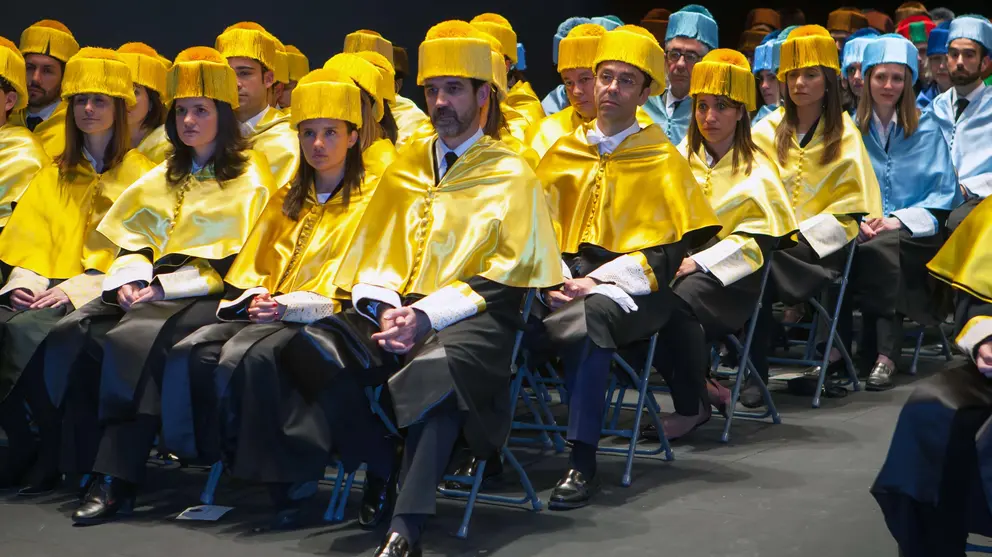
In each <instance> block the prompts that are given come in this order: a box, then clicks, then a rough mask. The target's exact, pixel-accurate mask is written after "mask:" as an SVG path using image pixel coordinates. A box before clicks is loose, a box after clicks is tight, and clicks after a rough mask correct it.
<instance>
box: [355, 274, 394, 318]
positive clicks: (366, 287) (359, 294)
mask: <svg viewBox="0 0 992 557" xmlns="http://www.w3.org/2000/svg"><path fill="white" fill-rule="evenodd" d="M362 300H374V301H376V302H382V303H384V304H389V305H390V306H393V307H394V308H400V307H403V300H401V299H400V295H399V294H398V293H397V292H396V291H395V290H390V289H388V288H383V287H381V286H375V285H372V284H368V283H365V282H361V283H358V284H356V285H355V287H354V288H352V289H351V304H352V305H353V306H354V307H355V310H356V311H358V313H360V314H361V315H362V316H363V317H365V318H366V319H368V320H369V321H371V322H373V323H375V324H376V326H378V325H379V321H378V320H377V319H376V318H375V315H370V314H369V313H367V312H366V311H364V307H365V306H363V305H362V304H361V303H360V302H361V301H362Z"/></svg>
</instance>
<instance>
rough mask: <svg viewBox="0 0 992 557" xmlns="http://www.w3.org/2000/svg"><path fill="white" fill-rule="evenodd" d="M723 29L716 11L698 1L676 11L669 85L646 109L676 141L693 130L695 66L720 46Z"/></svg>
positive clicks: (669, 37)
mask: <svg viewBox="0 0 992 557" xmlns="http://www.w3.org/2000/svg"><path fill="white" fill-rule="evenodd" d="M719 40H720V30H719V28H718V27H717V24H716V20H715V19H713V14H711V13H710V12H709V10H707V9H706V8H704V7H702V6H699V5H697V4H690V5H688V6H686V7H684V8H682V9H681V10H679V11H677V12H675V13H674V14H672V16H671V17H670V18H669V19H668V32H667V33H666V34H665V58H666V60H667V63H668V67H667V73H668V89H666V90H665V92H664V93H662V94H661V95H660V96H657V97H651V98H649V99H648V101H647V103H646V104H645V105H644V110H645V112H647V113H648V114H649V115H650V116H651V119H652V120H654V121H655V123H656V124H658V125H659V126H661V129H662V130H663V131H664V132H665V135H667V136H668V139H669V140H670V141H671V142H672V143H673V144H675V145H678V144H679V143H681V142H682V138H684V137H685V134H686V132H687V131H689V119H690V118H691V117H692V99H690V98H689V83H690V81H692V68H693V66H695V65H696V62H698V61H700V60H702V58H703V56H705V55H706V53H707V52H709V51H711V50H713V49H714V48H718V47H719V46H720V43H719Z"/></svg>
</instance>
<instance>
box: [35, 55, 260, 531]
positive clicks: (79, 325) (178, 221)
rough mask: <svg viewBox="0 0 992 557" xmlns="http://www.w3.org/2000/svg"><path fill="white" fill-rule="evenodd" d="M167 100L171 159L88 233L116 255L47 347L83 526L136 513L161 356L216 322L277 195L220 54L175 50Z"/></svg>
mask: <svg viewBox="0 0 992 557" xmlns="http://www.w3.org/2000/svg"><path fill="white" fill-rule="evenodd" d="M168 93H169V94H168V97H169V98H170V99H173V100H172V104H171V106H170V108H169V115H168V117H167V119H166V124H165V125H166V131H167V133H168V136H169V141H170V142H171V143H172V151H171V153H170V154H169V158H168V159H167V160H166V162H165V163H163V164H160V165H159V166H158V167H156V168H155V169H154V170H153V171H151V172H149V173H147V174H146V175H145V176H143V177H142V178H141V179H139V180H138V181H136V182H135V183H134V184H133V185H132V186H131V187H130V188H128V190H127V191H125V192H124V193H123V194H122V195H121V196H120V197H119V198H118V199H117V201H116V202H115V203H114V205H113V206H112V207H111V208H110V210H109V211H108V212H107V215H106V216H105V217H104V218H103V221H102V222H101V223H100V225H99V226H98V227H97V231H98V232H100V234H102V235H103V236H104V237H105V238H106V239H107V240H109V241H110V242H112V243H113V245H115V246H117V247H119V248H120V251H119V253H118V255H117V257H116V259H114V260H113V262H112V264H111V265H110V269H109V270H108V272H107V275H106V277H104V279H103V284H102V287H101V288H100V290H102V295H101V297H100V298H98V299H96V300H94V301H93V302H90V303H89V304H87V305H85V306H84V307H82V308H80V309H79V311H77V312H75V313H73V314H72V315H70V316H69V317H68V318H66V319H63V320H62V321H61V322H60V323H59V324H58V326H56V328H55V330H53V331H52V333H51V334H52V335H55V336H53V337H51V341H50V342H48V343H47V350H46V353H45V362H44V363H45V379H46V382H47V383H48V390H49V391H50V392H51V393H52V399H53V400H54V401H58V402H62V404H63V405H64V407H65V412H66V416H67V419H66V423H67V424H71V429H70V430H69V431H67V432H65V433H66V435H64V439H65V442H66V443H67V445H66V447H65V449H64V450H65V452H67V455H66V456H67V457H68V458H66V459H63V461H64V462H66V463H67V465H68V467H69V468H70V469H69V470H67V472H76V473H90V474H92V476H93V477H94V478H95V481H94V482H93V484H92V485H91V486H90V488H89V490H88V493H87V495H86V497H85V499H84V501H83V504H82V506H80V507H79V509H78V510H76V512H75V513H73V516H72V518H73V521H75V522H76V523H78V524H93V523H98V522H102V521H104V520H107V519H110V518H112V517H114V516H115V515H116V514H117V512H118V511H120V510H122V509H127V508H129V507H130V506H131V505H133V502H134V496H135V491H136V489H137V485H138V484H139V483H140V482H141V480H142V477H143V475H144V474H143V473H144V469H145V460H146V459H147V457H148V451H149V450H150V448H151V445H152V442H153V440H154V438H155V436H156V434H157V433H158V431H159V422H160V414H161V406H160V397H159V389H160V387H159V385H160V384H161V379H162V372H163V368H164V365H165V357H166V354H167V353H168V350H169V349H170V348H172V346H173V345H174V344H175V343H176V342H178V341H179V340H181V339H182V338H183V337H185V336H186V335H188V334H190V333H191V332H193V331H195V330H196V329H198V328H200V327H201V326H203V325H206V324H208V323H211V322H212V321H213V316H214V311H215V310H216V307H217V301H218V299H219V298H220V295H221V294H222V292H223V279H222V278H221V277H222V276H223V275H224V274H225V273H226V271H227V269H228V268H229V267H230V265H231V263H232V262H233V260H234V258H235V257H236V256H237V253H238V251H239V250H240V249H241V246H242V245H243V244H244V242H245V240H246V239H247V238H248V233H249V232H250V231H251V227H252V226H253V225H254V223H255V220H256V219H257V218H258V216H259V214H260V213H261V211H262V209H263V208H264V207H265V203H266V202H267V201H268V199H269V196H270V194H271V193H272V192H274V191H275V189H276V186H275V184H274V182H273V180H272V175H271V173H270V172H269V169H268V164H267V163H266V161H265V159H264V157H262V156H260V155H258V154H256V153H255V152H253V151H250V150H249V149H248V148H247V146H246V143H245V140H244V139H243V138H242V136H241V131H240V129H239V127H238V123H237V118H236V117H235V113H234V108H235V107H237V106H238V92H237V78H236V76H235V74H234V70H232V69H231V67H230V66H229V65H228V64H227V61H226V60H225V59H224V58H223V57H222V56H221V55H220V53H218V52H217V51H216V50H214V49H212V48H206V47H195V48H191V49H187V50H185V51H183V52H182V53H180V55H179V56H178V57H177V58H176V63H175V64H174V65H173V67H172V69H170V71H169V75H168ZM97 347H101V348H100V349H97Z"/></svg>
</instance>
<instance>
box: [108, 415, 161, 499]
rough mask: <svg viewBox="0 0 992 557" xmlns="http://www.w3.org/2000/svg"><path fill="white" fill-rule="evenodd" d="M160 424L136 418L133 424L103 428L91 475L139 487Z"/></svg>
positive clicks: (152, 419) (152, 418)
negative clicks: (109, 477) (95, 474)
mask: <svg viewBox="0 0 992 557" xmlns="http://www.w3.org/2000/svg"><path fill="white" fill-rule="evenodd" d="M160 424H161V420H160V419H159V417H158V416H150V415H148V414H139V415H138V416H137V417H136V418H135V419H133V420H127V421H121V422H116V423H109V424H107V425H106V426H105V427H104V430H103V436H102V437H101V438H100V445H99V450H98V451H97V454H96V459H95V462H94V463H93V471H94V472H96V473H98V474H106V475H108V476H113V477H115V478H120V479H122V480H124V481H127V482H131V483H135V484H138V483H141V482H142V480H143V479H144V477H145V468H146V462H147V460H148V453H149V450H150V448H151V447H152V444H153V443H154V442H155V435H157V434H158V430H159V427H160Z"/></svg>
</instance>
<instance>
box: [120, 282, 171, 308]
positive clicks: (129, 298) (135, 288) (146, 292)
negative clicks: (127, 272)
mask: <svg viewBox="0 0 992 557" xmlns="http://www.w3.org/2000/svg"><path fill="white" fill-rule="evenodd" d="M164 299H165V291H164V290H162V287H161V286H160V285H158V284H150V285H148V286H145V287H142V286H141V283H140V282H130V283H128V284H125V285H124V286H121V287H120V288H119V289H117V304H118V305H119V306H121V309H123V310H124V311H131V308H132V307H134V304H140V303H144V302H159V301H162V300H164Z"/></svg>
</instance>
